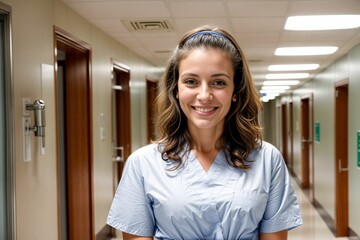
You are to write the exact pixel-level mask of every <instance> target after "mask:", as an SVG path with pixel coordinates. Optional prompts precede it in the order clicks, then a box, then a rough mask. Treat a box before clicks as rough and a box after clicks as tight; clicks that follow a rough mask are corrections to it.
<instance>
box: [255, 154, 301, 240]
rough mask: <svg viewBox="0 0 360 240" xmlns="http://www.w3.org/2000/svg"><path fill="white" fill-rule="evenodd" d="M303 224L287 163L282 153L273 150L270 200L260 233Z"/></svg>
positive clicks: (261, 223)
mask: <svg viewBox="0 0 360 240" xmlns="http://www.w3.org/2000/svg"><path fill="white" fill-rule="evenodd" d="M301 224H302V218H301V214H300V206H299V203H298V200H297V198H296V195H295V191H294V188H293V186H292V183H291V179H290V176H289V173H288V170H287V168H286V165H285V162H284V160H283V158H282V156H281V154H280V152H278V151H277V150H273V152H272V169H271V184H270V192H269V198H268V201H267V206H266V210H265V213H264V215H263V219H262V220H261V222H260V229H259V231H260V232H263V233H270V232H278V231H282V230H286V229H288V230H290V229H292V228H294V227H297V226H300V225H301Z"/></svg>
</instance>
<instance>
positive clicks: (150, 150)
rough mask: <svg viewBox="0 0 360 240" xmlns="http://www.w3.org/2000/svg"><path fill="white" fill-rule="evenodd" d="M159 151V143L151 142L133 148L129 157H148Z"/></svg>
mask: <svg viewBox="0 0 360 240" xmlns="http://www.w3.org/2000/svg"><path fill="white" fill-rule="evenodd" d="M159 153H160V152H159V144H157V143H151V144H148V145H145V146H142V147H139V148H138V149H136V150H134V151H133V152H132V153H131V154H130V158H138V157H150V156H154V155H158V154H159Z"/></svg>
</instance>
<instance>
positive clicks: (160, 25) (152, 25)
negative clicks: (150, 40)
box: [123, 20, 172, 32]
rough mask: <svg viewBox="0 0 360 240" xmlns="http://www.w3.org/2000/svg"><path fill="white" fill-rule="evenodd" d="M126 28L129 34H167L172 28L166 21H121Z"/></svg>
mask: <svg viewBox="0 0 360 240" xmlns="http://www.w3.org/2000/svg"><path fill="white" fill-rule="evenodd" d="M123 23H124V25H125V26H126V28H127V29H128V30H129V31H131V32H153V31H156V32H159V31H160V32H167V31H171V30H172V28H171V26H170V24H169V22H168V21H166V20H161V21H158V20H154V21H123Z"/></svg>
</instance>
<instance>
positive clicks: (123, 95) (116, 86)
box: [112, 62, 131, 192]
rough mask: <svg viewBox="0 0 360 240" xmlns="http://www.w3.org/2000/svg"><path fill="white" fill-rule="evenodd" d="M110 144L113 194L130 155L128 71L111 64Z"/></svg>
mask: <svg viewBox="0 0 360 240" xmlns="http://www.w3.org/2000/svg"><path fill="white" fill-rule="evenodd" d="M112 89H113V100H112V105H113V111H112V115H113V117H112V120H113V124H112V129H113V130H112V142H113V147H114V156H113V157H114V160H115V161H114V165H115V177H114V180H115V182H114V192H115V189H116V187H117V184H118V182H119V181H120V179H121V176H122V171H123V168H124V164H125V161H126V159H127V158H128V157H129V155H130V154H131V104H130V69H129V67H127V66H125V65H124V64H121V63H117V62H113V82H112Z"/></svg>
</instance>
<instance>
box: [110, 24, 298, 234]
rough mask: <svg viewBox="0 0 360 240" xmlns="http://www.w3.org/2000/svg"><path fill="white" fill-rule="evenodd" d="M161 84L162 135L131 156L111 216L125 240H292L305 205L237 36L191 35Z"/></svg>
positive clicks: (207, 31) (213, 31)
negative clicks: (265, 130) (275, 142)
mask: <svg viewBox="0 0 360 240" xmlns="http://www.w3.org/2000/svg"><path fill="white" fill-rule="evenodd" d="M161 84H162V85H161V87H162V89H161V91H160V94H159V96H158V98H157V106H158V119H157V124H158V125H157V127H158V131H159V139H158V140H157V141H156V142H155V143H153V144H151V145H148V146H146V147H143V148H141V149H139V150H137V151H135V152H134V153H133V154H132V155H131V156H130V157H129V158H128V160H127V162H126V165H125V169H124V173H123V178H122V179H121V182H120V184H119V187H118V190H117V193H116V195H115V198H114V201H113V204H112V206H111V209H110V213H109V216H108V221H107V223H108V224H109V225H111V226H113V227H115V228H117V229H119V230H121V231H123V232H124V234H123V237H124V239H125V240H126V239H152V238H153V237H155V238H157V239H261V240H276V239H281V240H283V239H287V231H288V230H289V229H292V228H294V227H297V226H299V225H301V224H302V219H301V216H300V210H299V204H298V201H297V198H296V196H295V193H294V190H293V187H292V184H291V181H290V178H289V174H288V172H287V168H286V166H285V164H284V160H283V158H282V156H281V154H280V153H279V151H278V150H277V149H276V148H275V147H273V146H272V145H270V144H269V143H266V142H265V141H263V140H262V135H261V129H260V126H259V122H258V114H259V111H260V110H261V103H260V100H259V96H258V95H257V93H256V90H255V86H254V84H253V81H252V78H251V76H250V71H249V67H248V63H247V62H246V59H245V57H244V54H243V53H242V50H241V49H240V47H239V46H238V45H237V43H236V42H235V40H234V38H233V37H232V36H231V35H230V34H229V33H227V32H226V31H224V30H222V29H219V28H211V27H201V28H198V29H194V30H193V31H190V32H189V33H187V34H185V35H184V37H183V38H182V39H181V40H180V42H179V44H178V46H177V48H176V50H175V51H174V53H173V55H172V57H171V58H170V61H169V65H168V67H167V69H166V71H165V75H164V78H163V81H162V83H161Z"/></svg>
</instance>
